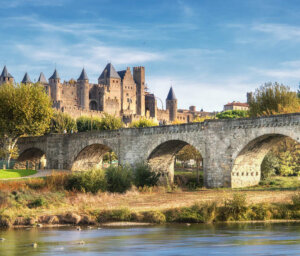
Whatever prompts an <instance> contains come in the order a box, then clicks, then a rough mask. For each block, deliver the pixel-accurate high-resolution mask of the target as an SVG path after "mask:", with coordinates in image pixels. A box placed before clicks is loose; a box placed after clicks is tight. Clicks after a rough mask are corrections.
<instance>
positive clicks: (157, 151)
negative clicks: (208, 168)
mask: <svg viewBox="0 0 300 256" xmlns="http://www.w3.org/2000/svg"><path fill="white" fill-rule="evenodd" d="M186 145H191V144H190V143H188V142H186V141H183V140H168V141H165V142H163V143H161V144H159V145H158V146H156V147H155V148H154V149H153V150H152V151H151V153H150V155H149V157H148V158H147V162H148V164H149V165H150V167H151V168H152V169H153V170H154V171H156V172H159V173H161V178H160V182H161V183H163V184H166V183H173V181H174V163H175V161H174V160H175V156H176V154H177V153H178V152H179V151H180V150H181V149H183V148H184V147H185V146H186ZM191 146H193V145H191ZM193 147H194V146H193ZM194 148H195V149H196V147H194ZM197 150H198V149H197ZM200 154H201V152H200ZM202 156H203V155H202Z"/></svg>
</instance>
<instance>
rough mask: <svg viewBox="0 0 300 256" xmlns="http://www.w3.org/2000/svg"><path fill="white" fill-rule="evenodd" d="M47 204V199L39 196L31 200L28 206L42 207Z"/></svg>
mask: <svg viewBox="0 0 300 256" xmlns="http://www.w3.org/2000/svg"><path fill="white" fill-rule="evenodd" d="M45 204H46V201H45V199H44V198H37V199H35V200H33V201H31V202H30V203H28V205H27V206H28V208H37V207H41V206H44V205H45Z"/></svg>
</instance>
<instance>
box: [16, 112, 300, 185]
mask: <svg viewBox="0 0 300 256" xmlns="http://www.w3.org/2000/svg"><path fill="white" fill-rule="evenodd" d="M286 137H289V138H291V139H293V140H295V141H297V142H299V143H300V113H296V114H286V115H277V116H270V117H260V118H245V119H235V120H207V121H205V122H202V123H191V124H181V125H169V126H158V127H149V128H139V129H134V128H131V129H120V130H115V131H102V132H99V131H94V132H85V133H76V134H51V135H47V136H43V137H27V138H21V139H20V140H19V143H18V147H19V149H20V157H19V160H20V162H24V161H31V160H32V159H37V157H41V156H43V157H44V158H45V159H46V168H48V169H70V170H86V169H87V168H90V167H91V166H95V165H97V164H99V163H101V158H102V156H103V154H104V153H105V152H107V151H108V150H109V149H111V150H113V151H114V152H115V153H116V154H117V156H118V160H119V162H120V164H132V165H133V164H135V163H137V162H141V161H144V162H148V163H149V164H150V165H151V166H152V168H153V169H154V170H156V171H160V172H161V173H162V174H163V177H164V178H166V179H168V180H169V182H172V181H173V174H174V156H175V154H176V153H177V152H178V151H179V150H180V149H182V148H183V147H184V146H185V145H187V144H190V145H192V146H194V147H195V148H196V149H197V150H198V151H199V152H200V153H201V155H202V157H203V170H204V184H205V186H207V187H245V186H252V185H256V184H258V182H259V180H260V175H261V173H260V164H261V162H262V160H263V158H264V157H265V155H266V154H267V152H268V151H269V150H270V149H271V147H272V146H274V145H276V143H278V142H280V141H281V139H283V138H286ZM30 152H31V153H30ZM41 152H42V153H43V154H41ZM21 164H22V163H21ZM23 166H24V164H23Z"/></svg>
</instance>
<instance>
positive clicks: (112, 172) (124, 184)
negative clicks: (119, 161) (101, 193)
mask: <svg viewBox="0 0 300 256" xmlns="http://www.w3.org/2000/svg"><path fill="white" fill-rule="evenodd" d="M106 180H107V190H108V191H109V192H117V193H124V192H126V191H127V190H128V189H130V188H131V186H132V171H131V169H129V168H128V167H127V166H110V167H108V168H107V170H106Z"/></svg>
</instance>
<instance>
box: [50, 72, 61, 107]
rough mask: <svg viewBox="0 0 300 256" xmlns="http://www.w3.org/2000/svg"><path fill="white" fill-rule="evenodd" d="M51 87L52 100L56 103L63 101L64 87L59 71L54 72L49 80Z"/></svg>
mask: <svg viewBox="0 0 300 256" xmlns="http://www.w3.org/2000/svg"><path fill="white" fill-rule="evenodd" d="M49 85H50V90H51V98H52V99H53V101H54V102H58V101H60V100H61V94H62V85H61V83H60V77H59V75H58V72H57V70H56V69H55V70H54V73H53V75H52V76H51V77H50V78H49Z"/></svg>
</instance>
